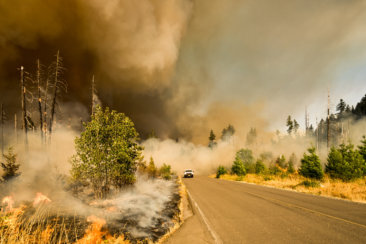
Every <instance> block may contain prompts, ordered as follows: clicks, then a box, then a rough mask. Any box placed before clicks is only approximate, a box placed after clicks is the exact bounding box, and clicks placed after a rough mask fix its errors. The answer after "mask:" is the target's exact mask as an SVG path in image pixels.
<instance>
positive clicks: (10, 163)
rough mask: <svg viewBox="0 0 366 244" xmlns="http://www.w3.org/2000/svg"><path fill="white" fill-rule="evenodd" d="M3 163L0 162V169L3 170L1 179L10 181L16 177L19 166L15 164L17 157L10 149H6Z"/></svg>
mask: <svg viewBox="0 0 366 244" xmlns="http://www.w3.org/2000/svg"><path fill="white" fill-rule="evenodd" d="M3 156H4V159H5V161H4V162H1V167H2V168H3V171H4V173H3V179H4V180H10V179H12V178H13V177H15V176H18V175H19V173H18V170H19V167H20V164H18V163H17V155H16V154H15V153H14V150H13V148H12V147H9V148H8V153H6V154H4V155H3Z"/></svg>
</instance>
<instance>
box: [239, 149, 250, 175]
mask: <svg viewBox="0 0 366 244" xmlns="http://www.w3.org/2000/svg"><path fill="white" fill-rule="evenodd" d="M235 161H240V162H242V163H243V164H244V166H245V170H246V172H247V173H254V172H255V165H254V157H253V152H252V151H251V150H250V149H240V150H239V151H237V152H236V155H235Z"/></svg>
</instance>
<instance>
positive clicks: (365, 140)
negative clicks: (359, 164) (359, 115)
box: [358, 136, 366, 176]
mask: <svg viewBox="0 0 366 244" xmlns="http://www.w3.org/2000/svg"><path fill="white" fill-rule="evenodd" d="M358 151H359V153H360V154H361V155H362V157H363V160H364V161H365V162H366V136H362V140H361V145H359V146H358ZM363 175H365V176H366V167H364V170H363Z"/></svg>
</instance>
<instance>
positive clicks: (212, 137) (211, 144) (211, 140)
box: [208, 130, 217, 148]
mask: <svg viewBox="0 0 366 244" xmlns="http://www.w3.org/2000/svg"><path fill="white" fill-rule="evenodd" d="M208 140H209V143H208V147H209V148H213V147H215V146H216V145H217V142H216V141H215V140H216V135H215V133H214V132H213V130H211V131H210V136H209V137H208Z"/></svg>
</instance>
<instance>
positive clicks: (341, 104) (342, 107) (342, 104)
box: [336, 99, 349, 114]
mask: <svg viewBox="0 0 366 244" xmlns="http://www.w3.org/2000/svg"><path fill="white" fill-rule="evenodd" d="M348 107H349V106H348ZM336 109H337V111H338V112H339V113H340V114H342V113H343V112H345V111H346V109H347V104H346V103H345V102H344V100H343V99H341V100H339V103H338V104H337V107H336Z"/></svg>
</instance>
